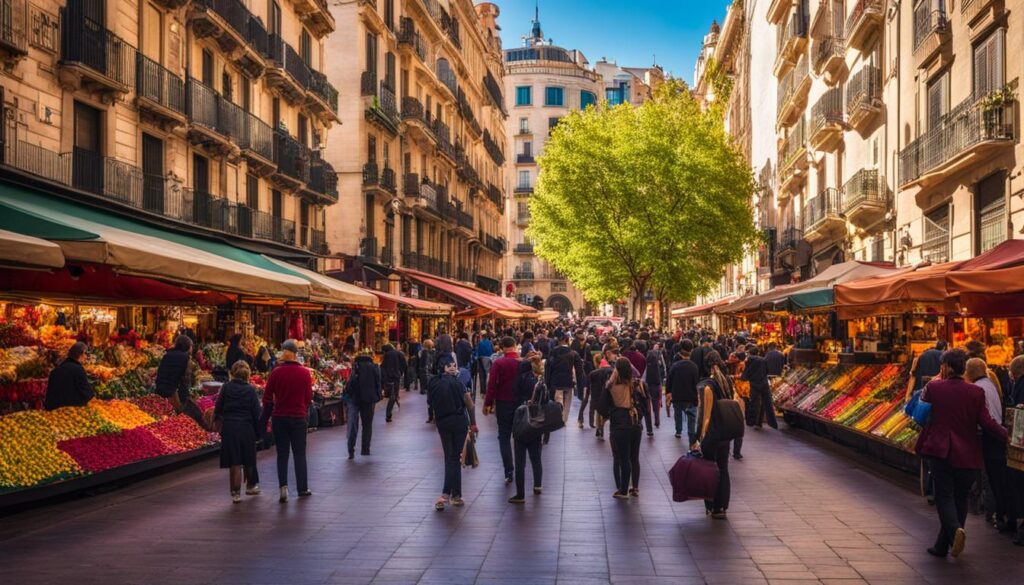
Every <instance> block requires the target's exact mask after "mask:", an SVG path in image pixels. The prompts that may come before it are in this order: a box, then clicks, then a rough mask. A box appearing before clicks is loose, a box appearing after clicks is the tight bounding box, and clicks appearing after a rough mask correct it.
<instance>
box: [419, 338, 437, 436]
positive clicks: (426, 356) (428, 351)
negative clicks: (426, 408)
mask: <svg viewBox="0 0 1024 585" xmlns="http://www.w3.org/2000/svg"><path fill="white" fill-rule="evenodd" d="M436 363H437V352H436V351H434V340H433V339H424V340H423V345H422V348H421V349H420V354H419V357H418V359H417V360H416V377H417V378H419V385H420V394H426V393H427V383H428V382H429V381H430V378H431V377H432V376H433V375H434V373H435V372H436V370H435V369H434V365H435V364H436ZM427 422H433V421H427Z"/></svg>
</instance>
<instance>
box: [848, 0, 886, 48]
mask: <svg viewBox="0 0 1024 585" xmlns="http://www.w3.org/2000/svg"><path fill="white" fill-rule="evenodd" d="M884 16H885V5H884V2H882V0H857V3H856V4H854V6H853V9H852V10H851V11H850V15H849V16H848V17H847V18H846V44H847V46H848V47H850V48H851V49H856V50H858V51H863V50H864V49H866V48H868V46H869V45H870V41H872V40H874V38H875V34H876V33H877V32H881V30H882V20H883V18H884Z"/></svg>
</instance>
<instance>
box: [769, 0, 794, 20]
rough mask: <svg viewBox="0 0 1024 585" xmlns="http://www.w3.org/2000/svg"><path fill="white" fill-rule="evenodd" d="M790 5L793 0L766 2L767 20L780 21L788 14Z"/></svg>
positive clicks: (791, 5)
mask: <svg viewBox="0 0 1024 585" xmlns="http://www.w3.org/2000/svg"><path fill="white" fill-rule="evenodd" d="M792 7H793V0H771V3H769V4H768V14H767V17H768V22H770V23H772V24H775V23H777V22H779V21H781V20H782V19H784V18H785V17H786V15H787V14H789V11H790V9H791V8H792Z"/></svg>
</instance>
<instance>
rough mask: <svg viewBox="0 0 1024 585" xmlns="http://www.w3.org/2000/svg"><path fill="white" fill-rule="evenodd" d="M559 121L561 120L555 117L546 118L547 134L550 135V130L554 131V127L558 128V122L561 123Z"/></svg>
mask: <svg viewBox="0 0 1024 585" xmlns="http://www.w3.org/2000/svg"><path fill="white" fill-rule="evenodd" d="M561 119H562V118H560V117H557V116H556V117H553V118H548V133H550V132H551V131H552V130H554V129H555V126H558V122H559V121H561Z"/></svg>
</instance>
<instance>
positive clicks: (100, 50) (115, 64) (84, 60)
mask: <svg viewBox="0 0 1024 585" xmlns="http://www.w3.org/2000/svg"><path fill="white" fill-rule="evenodd" d="M81 4H82V2H80V1H75V0H72V2H70V3H68V5H67V7H65V8H63V9H62V10H61V27H62V36H61V61H62V62H63V63H65V64H70V63H75V64H79V65H82V66H84V67H87V68H89V69H91V70H93V71H95V72H96V73H99V74H100V75H102V76H104V77H106V78H107V79H109V80H111V81H113V82H114V83H116V84H119V85H121V86H124V88H125V89H126V90H127V89H131V88H134V87H135V64H136V61H135V59H136V57H135V55H136V54H137V51H136V49H135V47H133V46H132V45H130V44H129V43H128V42H127V41H125V40H124V39H122V38H121V37H119V36H117V35H116V34H114V33H112V32H110V31H109V30H107V29H106V28H105V27H104V26H102V25H100V24H99V23H96V22H94V21H92V20H91V19H89V18H86V17H85V16H84V15H83V13H82V10H83V8H82V6H81Z"/></svg>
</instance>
